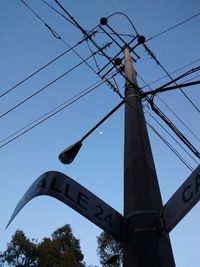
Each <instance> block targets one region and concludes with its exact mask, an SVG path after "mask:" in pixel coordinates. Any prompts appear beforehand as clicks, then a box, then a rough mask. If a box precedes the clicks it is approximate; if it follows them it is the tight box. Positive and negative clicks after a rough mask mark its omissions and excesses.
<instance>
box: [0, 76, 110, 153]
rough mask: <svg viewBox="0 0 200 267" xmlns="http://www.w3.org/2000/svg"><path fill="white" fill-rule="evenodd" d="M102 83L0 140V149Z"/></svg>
mask: <svg viewBox="0 0 200 267" xmlns="http://www.w3.org/2000/svg"><path fill="white" fill-rule="evenodd" d="M104 83H105V82H104V81H101V80H100V81H98V82H96V83H95V84H93V85H91V86H90V87H88V88H86V89H84V90H82V91H81V92H80V93H78V94H76V95H75V96H73V97H71V98H70V99H68V100H66V101H65V102H63V103H62V104H60V105H59V106H57V107H55V108H54V109H52V110H50V111H49V112H47V113H45V114H44V115H42V116H40V117H39V118H37V119H36V120H34V121H32V122H30V123H28V124H27V125H26V126H24V127H23V128H21V129H19V130H17V131H15V132H14V133H12V134H11V135H9V136H7V137H6V138H4V139H2V140H1V141H0V144H2V143H3V144H2V145H0V149H1V148H3V147H4V146H6V145H8V144H9V143H11V142H13V141H14V140H16V139H18V138H19V137H20V136H22V135H24V134H25V133H27V132H29V131H30V130H32V129H34V128H35V127H37V126H38V125H40V124H42V123H44V122H45V121H47V120H48V119H50V118H51V117H53V116H55V115H56V114H58V113H59V112H61V111H62V110H64V109H66V108H67V107H69V106H71V105H72V104H73V103H75V102H76V101H78V100H80V99H81V98H82V97H84V96H86V95H87V94H89V93H91V92H92V91H94V90H95V89H97V88H98V87H99V86H101V85H102V84H104ZM16 134H17V135H16Z"/></svg>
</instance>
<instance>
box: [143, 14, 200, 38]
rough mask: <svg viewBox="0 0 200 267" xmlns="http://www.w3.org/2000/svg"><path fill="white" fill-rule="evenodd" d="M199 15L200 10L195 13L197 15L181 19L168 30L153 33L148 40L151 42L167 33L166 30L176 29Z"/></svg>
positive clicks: (167, 30)
mask: <svg viewBox="0 0 200 267" xmlns="http://www.w3.org/2000/svg"><path fill="white" fill-rule="evenodd" d="M198 16H200V12H199V13H197V14H195V15H193V16H192V17H189V18H188V19H185V20H183V21H181V22H179V23H177V24H175V25H174V26H172V27H170V28H168V29H166V30H164V31H162V32H160V33H157V34H156V35H153V36H152V37H150V38H149V39H147V40H146V42H149V41H150V40H152V39H155V38H157V37H158V36H161V35H163V34H165V33H166V32H169V31H171V30H173V29H175V28H177V27H179V26H181V25H183V24H185V23H186V22H188V21H190V20H192V19H194V18H196V17H198Z"/></svg>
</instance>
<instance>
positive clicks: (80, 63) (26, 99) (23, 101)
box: [0, 44, 109, 119]
mask: <svg viewBox="0 0 200 267" xmlns="http://www.w3.org/2000/svg"><path fill="white" fill-rule="evenodd" d="M108 45H109V44H106V45H105V46H104V47H102V48H100V49H101V50H102V49H105V48H106V47H107V46H108ZM98 52H99V50H97V51H95V52H94V53H93V55H95V54H96V53H98ZM93 55H90V56H88V57H87V58H85V59H83V60H82V61H81V62H79V63H78V64H76V65H75V66H74V67H72V68H71V69H69V70H67V71H66V72H64V73H63V74H62V75H60V76H59V77H57V78H56V79H54V80H53V81H51V82H50V83H48V84H47V85H45V86H43V87H42V88H41V89H39V90H38V91H36V92H35V93H33V94H32V95H30V96H28V97H27V98H25V99H24V100H22V101H21V102H19V103H18V104H16V105H15V106H13V107H12V108H10V109H9V110H7V111H6V112H4V113H3V114H1V115H0V119H1V118H2V117H4V116H5V115H7V114H8V113H10V112H11V111H13V110H15V109H16V108H18V107H20V106H21V105H22V104H24V103H25V102H27V101H28V100H30V99H32V98H33V97H35V96H36V95H38V94H39V93H41V92H42V91H44V90H45V89H47V88H48V87H49V86H50V85H52V84H54V83H55V82H57V81H58V80H60V79H61V78H63V77H64V76H66V75H67V74H69V73H70V72H71V71H73V70H74V69H76V68H77V67H79V66H80V65H82V64H83V63H85V62H86V61H87V60H88V59H90V58H91V57H92V56H93Z"/></svg>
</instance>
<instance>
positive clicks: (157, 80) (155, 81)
mask: <svg viewBox="0 0 200 267" xmlns="http://www.w3.org/2000/svg"><path fill="white" fill-rule="evenodd" d="M199 61H200V58H199V59H196V60H194V61H192V62H190V63H188V64H186V65H184V66H182V67H180V68H178V69H176V70H174V71H173V72H170V75H172V74H174V73H176V72H178V71H180V70H183V69H185V68H187V67H189V66H191V65H193V64H194V63H197V62H199ZM166 77H168V75H164V76H162V77H160V78H158V79H156V80H154V81H152V82H150V83H148V84H147V83H146V84H145V85H144V86H143V87H141V89H144V88H145V87H148V86H150V85H152V84H154V83H157V82H159V81H160V80H162V79H164V78H166Z"/></svg>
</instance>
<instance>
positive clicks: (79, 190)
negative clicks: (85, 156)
mask: <svg viewBox="0 0 200 267" xmlns="http://www.w3.org/2000/svg"><path fill="white" fill-rule="evenodd" d="M40 195H48V196H52V197H54V198H56V199H58V200H60V201H62V202H63V203H65V204H66V205H68V206H70V207H71V208H72V209H74V210H76V211H77V212H79V213H80V214H81V215H83V216H84V217H86V218H87V219H89V220H90V221H91V222H93V223H94V224H96V225H97V226H99V227H100V228H102V229H103V230H105V231H106V232H108V233H109V234H111V235H112V236H113V237H115V238H116V239H120V238H121V226H122V222H123V217H122V215H121V214H120V213H119V212H117V211H116V210H114V209H113V208H112V207H110V206H109V205H108V204H106V203H105V202H104V201H102V200H101V199H100V198H98V197H97V196H95V195H94V194H93V193H91V192H90V191H89V190H87V189H86V188H85V187H83V186H82V185H80V184H79V183H77V182H76V181H74V180H73V179H71V178H70V177H69V176H67V175H65V174H63V173H60V172H57V171H49V172H45V173H44V174H42V175H41V176H40V177H39V178H38V179H37V180H36V181H35V182H34V183H33V184H32V185H31V186H30V188H29V189H28V190H27V191H26V193H25V194H24V196H23V197H22V199H21V200H20V201H19V203H18V205H17V206H16V208H15V210H14V212H13V214H12V216H11V218H10V220H9V222H8V225H9V224H10V223H11V222H12V220H13V219H14V218H15V216H16V215H17V214H18V213H19V211H20V210H21V209H22V208H23V207H24V206H25V205H26V204H27V203H28V202H29V201H30V200H31V199H33V198H35V197H37V196H40ZM8 225H7V227H8Z"/></svg>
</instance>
